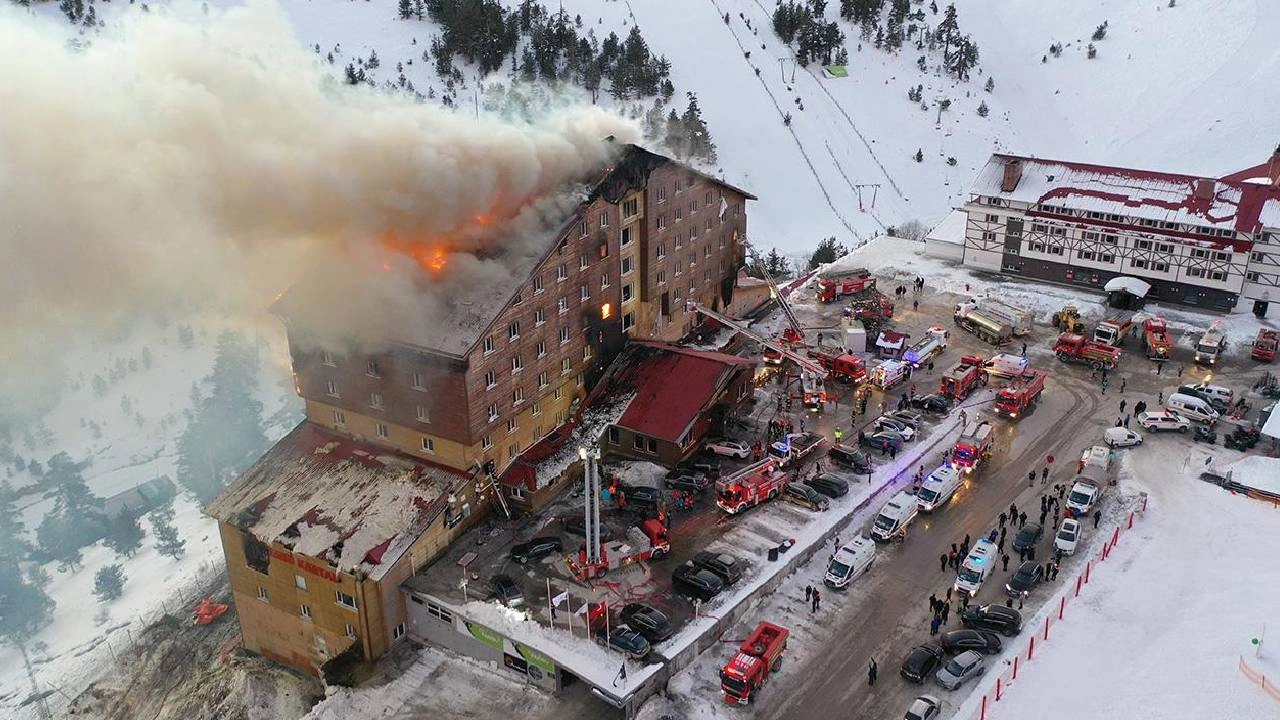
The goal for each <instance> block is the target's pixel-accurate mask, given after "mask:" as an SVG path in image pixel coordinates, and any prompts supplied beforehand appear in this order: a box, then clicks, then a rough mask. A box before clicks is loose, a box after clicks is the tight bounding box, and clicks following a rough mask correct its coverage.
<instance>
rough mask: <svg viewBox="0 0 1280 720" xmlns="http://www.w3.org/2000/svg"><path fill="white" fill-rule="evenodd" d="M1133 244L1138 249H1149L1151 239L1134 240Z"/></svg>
mask: <svg viewBox="0 0 1280 720" xmlns="http://www.w3.org/2000/svg"><path fill="white" fill-rule="evenodd" d="M1133 246H1134V247H1135V248H1137V249H1139V250H1150V249H1151V241H1150V240H1136V241H1134V243H1133Z"/></svg>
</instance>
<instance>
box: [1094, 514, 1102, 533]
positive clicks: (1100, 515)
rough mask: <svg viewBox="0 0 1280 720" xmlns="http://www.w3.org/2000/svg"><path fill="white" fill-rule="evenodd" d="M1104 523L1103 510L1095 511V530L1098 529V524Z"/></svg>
mask: <svg viewBox="0 0 1280 720" xmlns="http://www.w3.org/2000/svg"><path fill="white" fill-rule="evenodd" d="M1100 522H1102V510H1094V511H1093V529H1094V530H1097V529H1098V523H1100Z"/></svg>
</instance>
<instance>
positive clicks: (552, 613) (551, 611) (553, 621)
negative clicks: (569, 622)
mask: <svg viewBox="0 0 1280 720" xmlns="http://www.w3.org/2000/svg"><path fill="white" fill-rule="evenodd" d="M547 618H548V619H550V620H551V629H552V630H554V629H555V628H556V611H555V609H553V608H552V607H551V578H547Z"/></svg>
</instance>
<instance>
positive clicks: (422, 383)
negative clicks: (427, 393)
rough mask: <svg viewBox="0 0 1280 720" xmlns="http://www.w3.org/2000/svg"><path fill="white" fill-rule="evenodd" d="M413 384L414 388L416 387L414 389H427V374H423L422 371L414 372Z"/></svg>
mask: <svg viewBox="0 0 1280 720" xmlns="http://www.w3.org/2000/svg"><path fill="white" fill-rule="evenodd" d="M412 385H413V389H414V390H426V389H427V378H426V376H425V375H423V374H422V373H420V372H416V373H414V374H413V381H412Z"/></svg>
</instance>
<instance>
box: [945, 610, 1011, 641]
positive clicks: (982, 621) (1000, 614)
mask: <svg viewBox="0 0 1280 720" xmlns="http://www.w3.org/2000/svg"><path fill="white" fill-rule="evenodd" d="M960 622H961V623H963V624H964V626H965V627H967V628H972V629H974V630H994V631H996V632H998V633H1000V634H1001V635H1005V636H1006V637H1013V636H1014V635H1017V634H1018V633H1020V632H1022V613H1020V612H1018V611H1017V610H1014V609H1013V608H1010V607H1005V606H1003V605H971V606H969V607H967V608H965V609H964V611H963V612H961V613H960Z"/></svg>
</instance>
